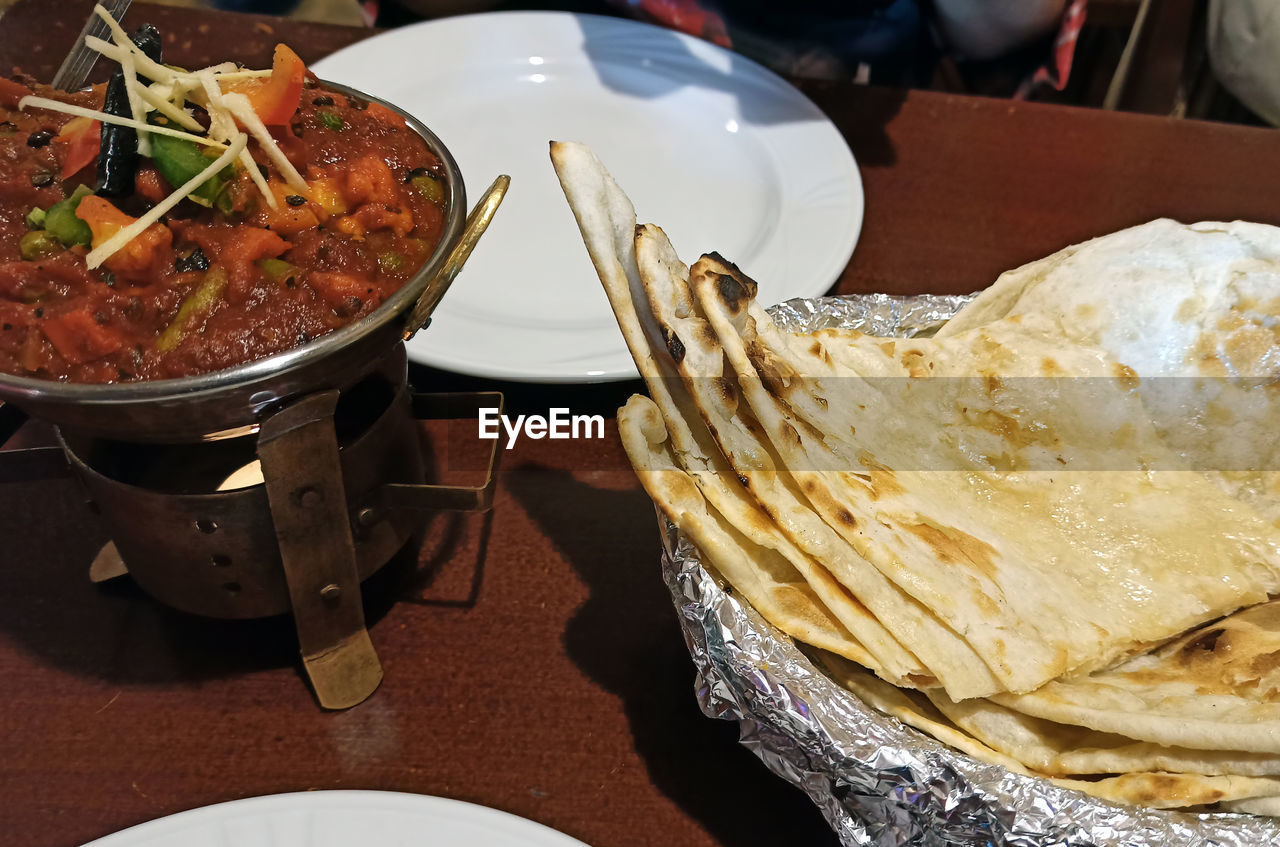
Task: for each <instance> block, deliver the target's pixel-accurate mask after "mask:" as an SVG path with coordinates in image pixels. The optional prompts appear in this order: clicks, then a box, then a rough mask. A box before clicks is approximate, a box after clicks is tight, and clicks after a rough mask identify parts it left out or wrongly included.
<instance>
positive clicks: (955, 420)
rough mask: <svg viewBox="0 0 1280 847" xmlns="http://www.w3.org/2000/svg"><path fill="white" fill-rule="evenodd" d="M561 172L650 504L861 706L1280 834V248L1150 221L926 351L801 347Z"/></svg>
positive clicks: (1150, 799) (585, 174)
mask: <svg viewBox="0 0 1280 847" xmlns="http://www.w3.org/2000/svg"><path fill="white" fill-rule="evenodd" d="M551 157H552V161H553V163H554V165H555V168H556V171H557V173H558V175H559V178H560V182H561V186H562V187H563V189H564V192H565V195H566V197H567V198H568V201H569V205H570V206H571V207H572V209H573V212H574V215H575V216H576V218H577V221H578V224H579V228H580V229H581V232H582V236H583V240H584V241H585V243H586V246H587V250H588V252H589V253H590V255H591V259H592V261H593V263H594V265H595V267H596V270H597V272H598V274H599V276H600V279H601V282H602V283H603V284H604V288H605V291H606V293H607V295H608V297H609V300H610V302H611V304H612V306H613V309H614V312H615V313H616V315H617V319H618V324H619V326H620V327H621V330H622V333H623V335H624V336H625V338H626V342H627V344H628V345H629V347H630V350H631V352H632V354H633V355H634V357H635V361H636V364H637V366H638V367H639V370H640V373H641V375H642V376H643V377H644V379H645V381H646V383H647V385H648V388H649V393H650V396H649V397H642V396H636V397H632V398H631V400H630V401H629V402H628V403H627V405H626V406H625V407H624V408H622V409H621V410H620V411H619V413H618V423H619V429H620V432H621V436H622V440H623V444H624V446H625V448H626V451H627V453H628V455H629V457H630V459H631V461H632V463H633V465H634V466H635V469H636V471H637V473H638V474H639V477H640V479H641V481H642V483H643V485H644V487H645V489H646V490H647V491H648V493H649V494H650V496H652V498H653V499H654V501H655V502H656V503H657V504H658V506H659V507H660V508H661V509H662V511H663V512H664V513H665V514H666V515H667V516H668V517H669V518H670V519H671V520H672V521H673V522H674V523H676V524H677V525H678V526H679V527H680V529H681V531H682V532H683V533H685V535H686V536H687V537H688V538H690V539H691V540H692V541H693V542H694V543H695V544H696V545H697V547H698V548H699V550H700V552H701V553H702V556H703V558H704V560H705V562H706V563H707V564H708V565H709V566H711V567H712V568H714V569H715V570H716V571H718V573H719V574H720V575H721V576H723V577H724V579H725V580H727V581H728V582H729V583H731V584H732V585H733V586H734V588H735V589H736V590H737V591H738V592H739V593H740V594H741V595H742V596H743V597H745V598H746V599H747V600H748V601H749V602H750V603H751V604H752V605H753V606H754V607H755V608H756V609H757V610H758V611H759V612H760V613H761V614H762V615H763V616H764V617H765V618H767V619H768V620H769V621H770V622H771V623H772V624H774V625H775V626H776V627H778V628H779V629H780V630H782V631H783V632H785V633H787V634H788V635H790V636H791V637H793V638H795V639H796V640H797V641H799V642H801V643H802V644H803V645H806V649H808V650H809V651H810V652H811V654H812V655H813V656H814V657H815V659H817V660H818V661H819V662H820V663H821V664H822V665H824V666H825V667H826V669H827V670H828V671H829V672H830V673H831V675H832V676H833V677H835V678H836V679H837V680H839V681H840V682H841V683H843V684H844V685H845V686H846V687H847V688H849V689H850V690H851V691H853V692H854V693H855V694H856V695H857V696H859V697H860V698H862V699H863V700H865V701H866V702H868V703H870V704H871V705H873V706H875V707H877V708H879V709H882V710H883V711H886V712H888V713H890V714H893V715H895V716H896V717H898V718H900V719H901V720H903V721H904V722H906V723H908V724H911V725H913V726H915V727H917V728H919V729H921V730H923V731H925V732H928V733H930V734H932V735H934V736H935V737H937V738H938V739H940V740H942V741H944V742H946V743H948V744H951V745H953V746H954V747H956V748H958V749H960V750H962V751H964V752H966V753H968V754H970V755H972V756H975V757H977V758H980V759H983V760H986V761H991V762H997V763H999V764H1002V765H1004V766H1006V767H1008V768H1010V769H1012V770H1016V771H1019V772H1023V773H1032V774H1036V775H1041V776H1044V777H1046V778H1051V779H1054V780H1055V781H1058V782H1060V783H1061V784H1064V785H1069V786H1070V787H1073V788H1078V789H1080V790H1082V791H1086V792H1088V793H1090V794H1093V795H1095V796H1099V797H1103V798H1106V799H1111V800H1116V801H1120V802H1128V803H1136V804H1146V805H1151V806H1157V807H1165V808H1188V807H1203V806H1206V805H1208V804H1218V805H1217V806H1216V808H1220V809H1233V810H1238V811H1247V812H1254V813H1262V814H1268V813H1274V812H1276V811H1277V810H1280V601H1272V600H1271V598H1272V597H1275V596H1276V595H1280V528H1278V526H1280V476H1278V475H1277V473H1276V472H1275V471H1273V470H1272V469H1273V468H1277V467H1280V464H1276V462H1277V460H1280V446H1278V445H1280V415H1278V414H1277V409H1280V402H1277V400H1280V387H1278V386H1277V385H1276V384H1275V383H1276V377H1277V375H1278V374H1280V231H1277V230H1276V229H1274V228H1271V227H1266V226H1260V225H1253V224H1241V223H1234V224H1199V225H1195V226H1189V227H1188V226H1182V225H1180V224H1177V223H1175V222H1172V221H1156V222H1153V223H1151V224H1148V225H1145V226H1141V227H1136V228H1134V229H1131V230H1126V231H1123V232H1119V233H1116V234H1114V235H1111V236H1106V237H1104V238H1100V239H1097V240H1095V241H1091V242H1088V243H1086V244H1082V245H1079V246H1076V247H1072V248H1068V249H1067V250H1064V251H1062V252H1060V253H1057V254H1055V255H1054V256H1051V257H1049V258H1048V259H1045V260H1043V261H1040V262H1036V263H1033V264H1031V265H1028V266H1026V267H1023V268H1020V269H1018V270H1016V271H1012V272H1010V273H1007V274H1005V275H1003V276H1002V277H1001V278H1000V279H999V280H998V281H997V282H996V283H995V284H994V285H993V286H991V287H990V288H989V289H987V290H986V291H985V292H983V293H981V294H980V295H979V296H978V297H977V298H975V299H974V300H973V301H972V302H971V303H970V304H969V305H967V306H966V307H965V308H964V309H963V310H962V311H961V312H960V313H959V314H957V315H956V316H955V317H954V318H953V319H952V320H951V321H949V322H948V323H947V324H946V325H944V326H943V327H942V329H941V330H940V331H938V333H937V334H936V336H935V337H932V338H913V339H894V338H878V337H873V336H868V335H862V334H860V333H857V332H852V331H835V330H823V331H819V332H813V333H805V334H797V333H790V332H786V331H783V330H781V329H780V328H779V327H777V326H776V325H775V324H774V322H773V321H772V320H771V318H770V316H769V314H768V313H767V312H766V311H765V310H764V309H763V308H762V307H761V306H760V305H759V304H758V303H757V302H756V283H755V282H753V281H752V280H751V279H749V278H748V277H747V276H746V275H744V274H743V273H742V272H741V271H740V270H739V269H738V268H736V267H735V266H734V265H733V264H731V263H730V262H728V261H726V260H725V259H723V258H721V257H720V256H718V255H717V254H714V253H712V254H709V255H704V256H702V257H701V258H700V259H699V260H698V261H697V262H695V263H694V265H693V266H692V267H689V266H686V265H685V264H684V263H683V262H682V261H681V260H680V258H679V257H678V256H677V255H676V253H675V251H674V250H673V249H672V247H671V245H670V243H669V242H668V240H667V238H666V236H665V235H664V234H663V232H662V230H661V229H659V228H658V227H656V226H652V225H647V224H646V225H641V226H637V225H636V219H635V211H634V209H633V207H632V205H631V203H630V201H629V200H628V199H627V197H626V196H625V194H623V192H622V191H621V190H620V189H619V187H618V186H617V185H616V183H614V181H613V179H612V178H611V177H610V176H609V174H608V173H607V172H606V171H605V169H604V168H603V166H602V165H601V164H600V162H599V161H598V160H597V159H596V157H595V156H594V154H592V152H591V151H590V150H589V149H587V148H586V147H584V146H582V145H579V144H571V143H553V144H552V148H551Z"/></svg>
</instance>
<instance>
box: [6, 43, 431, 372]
mask: <svg viewBox="0 0 1280 847" xmlns="http://www.w3.org/2000/svg"><path fill="white" fill-rule="evenodd" d="M283 49H284V50H287V48H283ZM289 56H292V53H291V51H290V52H289ZM287 58H288V57H286V59H287ZM295 62H296V63H295ZM285 64H286V65H287V66H288V67H286V69H285V73H284V74H281V73H280V65H281V53H280V51H279V50H278V51H277V62H276V68H275V69H273V71H272V75H271V76H270V77H267V78H264V79H255V80H250V81H249V82H247V83H243V84H241V85H240V86H239V88H238V90H239V91H240V92H241V93H244V94H245V96H246V97H247V99H248V100H249V102H250V103H251V104H252V106H253V108H254V110H255V111H256V112H257V113H258V115H259V116H260V117H262V118H263V123H264V124H266V125H267V128H268V129H269V131H270V134H271V137H272V138H273V139H274V141H275V143H276V145H277V146H278V149H279V151H280V152H282V153H283V154H284V155H285V156H286V157H287V158H288V161H289V162H290V163H292V165H293V166H294V167H295V168H296V169H297V171H298V173H300V174H301V175H302V176H303V177H305V181H306V186H307V188H306V190H305V191H303V190H301V189H299V188H298V187H296V185H297V184H296V183H295V184H294V185H290V184H289V182H288V180H287V179H286V178H285V177H282V175H281V173H280V170H279V168H278V167H277V165H276V164H275V163H274V162H273V161H272V160H271V157H270V156H267V155H264V152H263V150H262V149H261V148H260V147H259V146H258V145H254V144H250V145H249V146H248V147H247V149H248V150H249V152H250V155H251V156H252V157H253V161H254V163H255V164H256V165H257V168H258V170H259V172H260V175H261V176H262V177H263V178H264V179H255V177H254V175H252V174H249V173H248V169H247V167H245V166H244V165H243V164H242V163H235V164H234V165H233V166H230V167H228V168H226V169H224V170H223V171H221V172H220V173H219V174H217V178H216V179H215V178H210V179H209V180H208V181H206V182H205V183H204V184H203V185H201V186H200V187H199V188H197V189H196V190H195V191H193V192H191V193H190V194H188V195H187V196H186V197H185V198H184V199H182V200H181V201H180V202H179V203H178V204H177V205H175V206H173V208H171V209H170V210H169V211H168V212H167V213H166V214H165V215H164V216H163V217H161V218H160V219H159V220H158V221H156V222H154V223H151V224H150V225H148V226H147V227H146V229H145V230H143V231H141V232H140V234H138V235H137V236H136V237H134V238H132V239H131V240H129V241H128V243H127V244H126V245H125V246H123V247H121V248H119V249H118V250H116V252H114V253H113V254H111V255H110V256H109V257H108V258H107V259H106V260H105V261H103V263H102V264H101V266H99V267H97V268H94V269H92V270H91V269H90V268H89V267H88V266H87V264H86V255H87V254H88V253H89V251H90V250H91V249H93V248H96V247H98V246H99V245H100V244H101V243H104V242H105V241H106V240H107V239H110V238H111V236H112V235H114V234H115V233H116V232H118V231H120V230H121V228H122V227H127V226H128V225H129V224H131V223H133V222H134V221H135V220H136V219H137V218H138V217H140V216H143V215H145V214H146V212H147V210H148V209H150V208H151V207H153V206H154V205H155V204H157V203H159V202H161V201H162V200H164V198H166V197H167V196H169V195H171V194H172V193H173V191H174V188H175V186H174V185H172V184H170V182H169V180H168V179H166V174H167V175H168V176H169V178H170V179H173V180H175V181H176V180H182V179H186V178H187V175H189V174H190V173H191V172H192V171H191V168H192V167H194V168H195V172H199V168H200V167H203V166H205V165H208V164H209V163H210V162H211V161H213V157H215V156H216V154H217V152H218V151H217V150H213V151H212V152H205V150H203V149H202V148H201V147H200V145H198V144H193V143H191V142H189V141H181V142H179V141H172V140H170V139H167V138H166V139H161V137H160V136H156V135H152V136H151V137H152V139H153V141H152V144H153V149H152V151H151V156H150V157H147V156H143V157H141V158H140V160H139V161H140V166H139V167H138V170H137V176H136V180H135V185H134V191H133V192H132V193H131V194H129V195H127V196H124V197H113V198H105V197H101V196H98V195H96V194H94V193H92V188H93V185H94V183H95V168H96V161H97V154H98V150H99V134H100V132H101V126H100V124H99V122H98V121H96V120H90V119H89V118H87V117H72V116H70V115H67V114H62V113H59V112H56V111H52V110H50V109H42V108H31V107H30V106H28V108H26V109H24V110H19V109H18V108H17V106H18V101H19V99H20V98H22V97H23V96H24V95H28V94H31V93H33V92H32V89H31V88H30V87H28V86H26V85H23V84H21V83H18V82H14V81H11V80H0V371H3V372H7V373H11V374H18V375H22V376H33V377H40V378H46V379H54V380H64V381H73V382H91V383H107V382H117V381H124V380H140V379H165V378H170V377H182V376H190V375H194V374H202V373H209V372H212V371H217V370H220V369H223V368H227V367H231V366H233V365H238V364H241V363H244V362H249V361H252V360H255V359H259V358H262V357H264V356H268V355H271V354H273V353H277V352H280V351H283V350H287V349H290V348H292V347H296V346H298V345H301V344H305V343H306V342H308V341H310V340H311V339H314V338H317V337H319V336H321V335H324V334H325V333H328V332H332V331H333V330H335V329H337V328H339V327H342V326H345V325H347V324H349V323H352V322H353V321H357V320H359V319H360V318H362V317H364V316H365V315H368V314H369V313H370V312H372V311H373V310H374V309H376V308H377V307H378V305H379V304H380V303H382V302H383V300H385V299H386V298H387V297H388V296H389V295H391V294H392V293H393V292H394V291H396V290H397V289H398V288H400V286H402V285H403V284H404V283H405V281H406V280H408V279H409V278H410V277H411V276H412V275H413V274H414V273H415V272H416V271H417V270H418V269H419V267H421V265H422V264H423V263H424V262H425V261H426V259H427V258H428V257H429V256H430V255H431V253H432V251H433V250H434V249H435V247H436V245H437V243H438V242H439V240H440V237H441V231H442V228H443V222H444V218H445V213H446V208H445V205H446V191H445V186H444V182H443V177H442V175H441V163H440V161H439V160H438V159H437V158H436V157H435V156H434V155H433V154H432V153H431V152H430V150H429V149H428V148H427V146H426V143H425V142H424V141H423V140H422V138H421V137H420V136H418V135H417V134H416V133H415V132H414V131H413V130H411V129H410V128H409V127H407V126H406V125H405V123H404V121H403V120H401V118H400V117H399V116H398V115H396V114H395V113H394V112H392V111H390V110H388V109H386V108H385V107H382V106H379V105H378V104H376V103H374V104H371V103H367V102H364V101H360V100H357V99H354V98H350V97H347V96H344V95H343V94H340V93H337V92H334V91H328V90H326V89H325V88H323V87H321V86H319V85H317V84H315V82H314V80H307V81H306V82H305V83H304V82H303V77H302V71H301V62H300V61H296V56H295V57H293V59H292V60H288V61H286V62H285ZM227 90H228V91H232V90H236V89H235V88H234V87H231V88H228V89H227ZM35 93H37V94H40V95H43V96H46V97H56V98H58V99H61V100H63V101H65V102H69V103H77V104H80V105H82V106H87V107H89V108H92V109H95V110H96V109H101V104H102V99H103V93H102V91H101V89H99V90H96V91H93V92H86V93H82V94H78V95H74V96H67V95H63V94H57V93H54V92H51V91H49V90H48V89H43V90H41V91H39V92H35ZM187 114H188V115H189V116H190V117H191V118H194V119H196V120H197V121H200V122H202V123H204V124H206V125H207V123H208V121H209V117H208V115H206V114H204V113H203V112H202V111H201V110H200V109H199V108H189V109H188V110H187ZM152 122H153V123H160V124H162V125H163V124H166V123H167V121H166V120H165V119H164V118H163V117H159V118H156V117H155V116H154V115H153V116H152ZM183 145H186V146H183ZM184 159H185V160H188V161H185V162H184ZM193 162H194V164H193ZM184 165H185V167H186V168H187V169H186V170H184V169H183V167H184ZM175 174H176V176H175ZM264 186H265V189H266V190H269V191H270V192H271V195H272V196H273V197H274V198H275V201H276V202H275V206H274V208H273V207H272V206H271V204H270V203H269V202H268V201H267V200H266V194H265V192H264Z"/></svg>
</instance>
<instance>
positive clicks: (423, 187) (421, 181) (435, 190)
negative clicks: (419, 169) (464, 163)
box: [409, 176, 444, 206]
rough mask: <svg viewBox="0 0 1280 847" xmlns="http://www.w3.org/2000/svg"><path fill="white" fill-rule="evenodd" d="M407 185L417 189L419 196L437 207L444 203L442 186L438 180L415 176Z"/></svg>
mask: <svg viewBox="0 0 1280 847" xmlns="http://www.w3.org/2000/svg"><path fill="white" fill-rule="evenodd" d="M409 184H410V185H412V186H413V187H414V188H416V189H418V193H419V194H421V195H422V196H423V197H425V198H427V199H428V200H430V201H431V202H432V203H435V204H436V205H437V206H438V205H440V204H441V203H443V202H444V186H443V185H441V184H440V180H438V179H433V178H431V177H429V176H415V177H414V178H413V179H411V180H409Z"/></svg>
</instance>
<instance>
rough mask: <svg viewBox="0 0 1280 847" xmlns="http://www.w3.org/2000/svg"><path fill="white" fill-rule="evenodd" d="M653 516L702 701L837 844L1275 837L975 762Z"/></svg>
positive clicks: (802, 306) (922, 323)
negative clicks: (858, 690) (882, 702)
mask: <svg viewBox="0 0 1280 847" xmlns="http://www.w3.org/2000/svg"><path fill="white" fill-rule="evenodd" d="M966 299H967V298H964V297H943V296H919V297H890V296H887V295H882V294H876V295H865V296H856V297H845V298H823V299H817V300H792V301H790V302H787V303H783V304H782V305H780V306H776V307H774V308H773V309H772V310H771V311H772V313H773V315H774V318H775V320H777V321H778V323H779V324H780V325H781V326H783V327H785V328H787V329H791V330H795V331H809V330H815V329H820V328H824V327H848V328H852V329H859V330H862V331H864V332H869V333H873V334H876V335H886V336H888V335H896V336H901V337H905V336H910V335H919V334H924V333H927V332H929V331H932V330H934V329H936V328H937V326H938V325H940V324H941V323H942V322H943V321H945V320H946V319H947V318H948V317H950V316H951V315H952V314H954V313H955V312H956V311H957V310H958V309H959V308H960V306H961V305H963V304H964V302H965V301H966ZM665 526H666V533H667V534H666V542H667V543H666V551H665V553H664V556H663V573H664V577H665V579H666V583H667V587H668V588H669V589H670V590H671V594H672V598H673V600H674V601H675V605H676V609H677V611H678V612H679V615H680V624H681V627H682V628H683V630H684V633H685V641H686V643H687V644H688V646H689V652H690V653H691V654H692V656H693V660H694V664H695V665H696V666H697V670H698V677H697V685H696V690H697V696H698V701H699V703H700V704H701V706H702V710H703V711H704V712H705V713H706V714H707V715H709V716H711V717H715V718H723V719H725V720H736V721H738V723H739V724H740V726H741V740H742V743H743V744H744V745H746V746H747V747H748V748H749V749H750V750H752V751H753V752H754V753H755V754H756V755H757V756H759V757H760V759H761V760H762V761H763V762H764V763H765V765H767V766H768V768H769V769H770V770H771V771H773V772H774V773H775V774H777V775H778V776H780V777H782V778H783V779H786V780H787V781H788V782H791V783H792V784H794V785H796V786H797V787H799V788H800V789H801V790H803V791H805V792H806V793H807V794H808V795H809V797H810V798H812V799H813V801H814V802H815V803H816V804H817V805H818V806H819V808H821V809H822V812H823V814H824V815H825V816H826V818H827V821H828V822H829V823H830V824H831V826H832V828H833V829H834V830H835V832H836V834H837V835H838V836H839V838H840V842H841V844H843V845H846V847H853V845H868V844H874V845H883V846H884V847H888V845H908V844H910V845H937V847H944V845H945V847H953V846H954V845H973V847H978V845H983V846H984V847H985V845H1015V847H1051V845H1052V846H1053V847H1057V845H1063V846H1064V847H1065V845H1071V846H1072V847H1085V845H1089V847H1095V845H1096V847H1138V845H1143V847H1148V845H1149V847H1166V845H1196V847H1200V845H1204V847H1209V845H1223V847H1234V845H1259V846H1260V845H1272V844H1277V843H1280V823H1278V822H1276V821H1274V820H1272V819H1269V818H1259V817H1253V816H1250V815H1228V814H1187V813H1181V812H1166V811H1159V810H1155V809H1143V808H1135V807H1130V806H1121V805H1117V804H1113V803H1108V802H1104V801H1100V800H1096V799H1094V798H1092V797H1088V796H1086V795H1084V794H1081V793H1079V792H1076V791H1072V790H1068V789H1064V788H1058V787H1057V786H1054V785H1053V784H1051V783H1049V782H1047V781H1045V780H1041V779H1035V778H1032V777H1026V776H1022V775H1019V774H1014V773H1010V772H1009V771H1007V770H1005V769H1004V768H1001V767H997V766H993V765H987V764H983V763H982V762H979V761H976V760H974V759H971V758H969V757H967V756H965V755H963V754H961V753H959V752H957V751H955V750H952V749H951V748H949V747H946V746H944V745H942V744H940V743H938V742H937V741H934V740H933V739H932V738H929V737H928V736H926V735H924V734H922V733H920V732H917V731H916V730H914V729H911V728H910V727H907V726H904V725H903V724H901V723H899V722H898V721H897V720H896V719H894V718H891V717H888V716H886V715H883V714H881V713H880V712H877V711H875V710H874V709H872V708H871V707H869V706H867V705H864V704H863V703H862V702H861V701H860V700H858V699H857V698H856V697H855V696H854V695H853V694H851V693H849V692H848V691H846V690H845V689H844V688H842V687H840V686H839V685H837V684H836V683H834V682H832V681H831V680H830V679H829V678H827V677H826V676H825V675H824V674H822V673H821V672H820V671H818V670H817V669H815V668H814V666H813V665H812V664H811V663H810V662H809V660H808V659H807V658H806V657H805V656H804V655H803V654H802V653H801V652H800V651H799V650H798V649H797V648H796V646H795V644H794V643H793V642H792V641H791V639H790V638H788V637H787V636H785V635H783V634H782V633H781V632H780V631H778V630H777V629H775V628H774V627H773V626H771V625H770V624H768V623H767V622H765V620H764V619H763V618H761V617H760V616H759V615H758V614H756V612H755V610H754V609H752V608H750V607H749V606H746V605H744V604H743V603H741V602H739V600H738V599H737V597H736V596H735V595H733V594H732V593H731V592H729V591H726V589H725V587H724V586H723V585H721V584H719V583H718V582H717V580H716V578H714V577H713V576H712V575H711V574H709V573H708V572H707V571H706V570H705V569H704V568H703V567H702V565H701V563H700V562H699V560H698V553H697V550H696V549H695V548H694V547H693V545H692V544H690V543H689V542H688V541H687V540H686V539H685V538H683V537H682V536H680V535H679V533H678V532H677V531H676V530H675V529H674V527H672V526H670V525H669V524H665Z"/></svg>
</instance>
